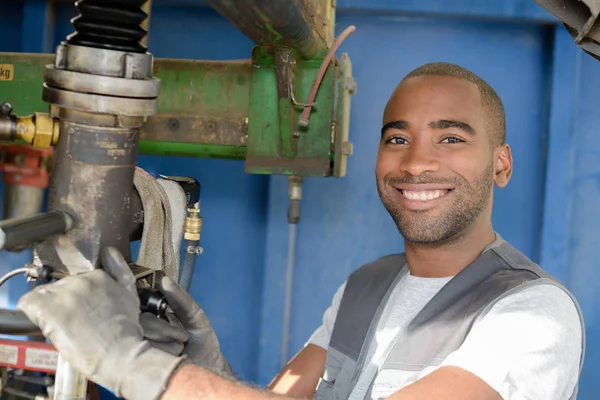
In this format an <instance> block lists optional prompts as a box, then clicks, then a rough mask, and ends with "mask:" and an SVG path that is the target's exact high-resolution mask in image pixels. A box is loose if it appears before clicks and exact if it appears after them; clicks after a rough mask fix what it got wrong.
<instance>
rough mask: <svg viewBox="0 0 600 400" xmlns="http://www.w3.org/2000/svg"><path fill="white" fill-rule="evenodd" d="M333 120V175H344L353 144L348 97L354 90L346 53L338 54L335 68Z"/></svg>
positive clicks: (350, 67) (350, 63)
mask: <svg viewBox="0 0 600 400" xmlns="http://www.w3.org/2000/svg"><path fill="white" fill-rule="evenodd" d="M336 75H337V76H336V78H337V79H335V82H336V85H337V90H335V98H334V109H335V110H336V111H335V112H334V114H333V121H332V124H331V134H332V136H333V138H334V139H333V151H334V159H333V176H339V177H344V176H346V169H347V165H348V157H350V156H351V155H352V152H353V145H352V142H350V98H351V97H352V96H353V95H354V93H355V92H356V82H355V81H354V78H353V77H352V62H351V61H350V58H349V57H348V54H345V53H344V54H342V55H341V56H340V68H338V69H336Z"/></svg>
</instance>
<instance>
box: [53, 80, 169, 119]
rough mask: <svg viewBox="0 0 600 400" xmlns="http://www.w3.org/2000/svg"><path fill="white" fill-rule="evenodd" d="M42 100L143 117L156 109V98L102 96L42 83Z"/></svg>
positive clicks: (63, 105)
mask: <svg viewBox="0 0 600 400" xmlns="http://www.w3.org/2000/svg"><path fill="white" fill-rule="evenodd" d="M42 98H43V99H44V101H46V102H48V103H52V104H56V105H58V106H60V107H65V108H70V109H74V110H78V111H88V112H95V113H100V114H112V115H125V116H129V117H144V116H148V115H154V114H156V112H157V111H158V100H157V99H156V98H154V99H138V98H125V97H113V96H103V95H97V94H88V93H78V92H71V91H68V90H61V89H57V88H53V87H50V86H48V85H47V84H44V91H43V93H42Z"/></svg>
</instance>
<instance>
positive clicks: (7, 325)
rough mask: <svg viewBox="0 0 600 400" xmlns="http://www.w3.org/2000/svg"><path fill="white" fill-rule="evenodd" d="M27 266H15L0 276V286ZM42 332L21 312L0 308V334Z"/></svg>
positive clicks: (27, 269)
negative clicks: (15, 267)
mask: <svg viewBox="0 0 600 400" xmlns="http://www.w3.org/2000/svg"><path fill="white" fill-rule="evenodd" d="M27 272H29V268H27V267H23V268H17V269H15V270H12V271H10V272H9V273H7V274H6V275H4V276H3V277H2V278H0V287H1V286H2V285H4V284H5V283H6V281H8V280H9V279H10V278H13V277H15V276H17V275H21V274H26V273H27ZM41 334H42V332H41V331H40V328H38V327H37V326H36V325H35V324H34V323H33V322H31V320H30V319H29V318H27V316H26V315H25V314H23V312H21V311H18V310H3V309H0V335H17V336H39V335H41Z"/></svg>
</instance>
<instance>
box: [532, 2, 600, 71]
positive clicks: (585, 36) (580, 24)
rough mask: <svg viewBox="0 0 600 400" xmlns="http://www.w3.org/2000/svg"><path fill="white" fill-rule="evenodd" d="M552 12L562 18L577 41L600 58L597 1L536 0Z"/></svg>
mask: <svg viewBox="0 0 600 400" xmlns="http://www.w3.org/2000/svg"><path fill="white" fill-rule="evenodd" d="M535 2H536V3H537V4H539V5H540V6H542V7H543V8H545V9H546V11H548V12H549V13H550V14H552V15H554V16H555V17H557V18H558V19H560V20H561V21H562V22H563V23H564V25H565V28H566V29H567V31H568V32H569V34H570V35H571V36H572V37H573V40H574V41H575V43H576V44H577V45H578V46H579V47H581V48H582V49H584V50H585V51H586V52H587V53H588V54H590V55H591V56H592V57H594V58H596V59H597V60H600V23H598V12H599V10H598V6H597V5H596V2H595V1H589V0H588V1H586V0H584V1H578V0H535Z"/></svg>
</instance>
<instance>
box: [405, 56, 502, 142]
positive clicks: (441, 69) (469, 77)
mask: <svg viewBox="0 0 600 400" xmlns="http://www.w3.org/2000/svg"><path fill="white" fill-rule="evenodd" d="M417 76H451V77H454V78H458V79H464V80H466V81H468V82H471V83H473V84H475V85H476V86H477V88H478V89H479V94H480V95H481V103H482V105H483V108H484V111H485V113H486V114H487V115H486V117H485V123H486V129H488V131H489V133H490V139H491V143H492V145H493V147H494V148H495V147H498V146H500V145H503V144H504V143H506V119H505V116H504V106H503V105H502V101H501V100H500V97H498V94H497V93H496V91H495V90H494V89H493V88H492V87H491V86H490V85H489V84H488V83H487V82H486V81H484V80H483V79H481V78H480V77H479V76H477V75H475V74H474V73H473V72H471V71H469V70H468V69H466V68H463V67H461V66H458V65H456V64H450V63H445V62H434V63H429V64H425V65H422V66H420V67H419V68H417V69H415V70H413V71H412V72H410V73H409V74H408V75H406V76H405V77H404V79H402V82H405V81H407V80H408V79H411V78H415V77H417ZM402 82H400V83H402Z"/></svg>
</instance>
